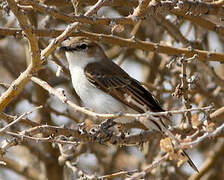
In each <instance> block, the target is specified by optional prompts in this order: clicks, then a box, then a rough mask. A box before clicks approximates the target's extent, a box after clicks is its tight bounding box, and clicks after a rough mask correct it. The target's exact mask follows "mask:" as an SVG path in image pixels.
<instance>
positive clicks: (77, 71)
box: [66, 52, 158, 130]
mask: <svg viewBox="0 0 224 180" xmlns="http://www.w3.org/2000/svg"><path fill="white" fill-rule="evenodd" d="M66 57H67V59H68V61H69V70H70V72H71V77H72V84H73V87H74V89H75V91H76V93H77V94H78V95H79V97H80V98H81V100H82V102H83V104H84V106H85V107H88V108H90V109H91V110H93V111H95V112H97V113H108V114H110V113H119V112H126V113H136V111H134V110H133V109H131V108H129V107H127V106H126V105H124V104H123V103H121V102H119V101H118V100H116V99H115V98H113V97H112V96H111V95H109V94H106V93H104V92H103V91H101V90H100V89H98V88H96V87H95V86H94V85H92V84H91V83H90V82H89V81H88V80H87V78H86V76H85V74H84V68H85V67H86V65H87V64H88V63H91V62H95V61H96V59H95V58H89V57H86V56H85V54H84V53H82V52H77V53H76V54H74V53H69V52H66ZM80 57H81V58H80ZM132 120H134V119H127V118H119V119H117V120H116V121H118V122H122V123H125V122H130V121H132ZM148 123H149V124H148V125H147V126H148V128H150V127H151V128H153V129H157V130H158V128H157V127H156V126H155V125H154V124H153V123H152V122H151V121H149V122H148ZM143 124H145V123H143Z"/></svg>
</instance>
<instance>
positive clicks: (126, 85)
mask: <svg viewBox="0 0 224 180" xmlns="http://www.w3.org/2000/svg"><path fill="white" fill-rule="evenodd" d="M84 71H85V75H86V77H87V79H88V80H89V82H91V83H92V84H94V85H95V86H96V87H98V88H99V89H101V90H102V91H104V92H106V93H108V94H110V95H111V96H113V97H114V98H115V99H117V100H119V101H121V102H122V103H124V104H126V105H127V106H129V107H131V108H132V109H134V110H136V111H138V112H140V113H143V112H145V111H146V110H151V111H153V112H160V111H163V109H162V108H161V106H160V105H159V103H158V101H157V100H156V99H155V98H154V97H153V96H152V94H151V93H150V92H149V91H147V90H146V89H145V88H144V87H143V86H142V85H141V84H140V83H139V82H138V81H137V80H135V79H133V78H132V77H130V76H129V75H128V74H127V73H126V72H125V71H124V70H123V69H121V68H120V66H118V65H117V64H115V63H113V62H112V61H110V60H107V59H106V60H102V61H99V62H94V63H90V64H88V65H87V66H86V68H85V70H84ZM142 107H146V108H147V109H143V108H142Z"/></svg>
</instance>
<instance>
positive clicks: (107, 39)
mask: <svg viewBox="0 0 224 180" xmlns="http://www.w3.org/2000/svg"><path fill="white" fill-rule="evenodd" d="M33 32H34V33H35V34H36V35H37V36H41V37H46V36H47V37H57V36H58V35H60V34H61V33H62V32H64V30H34V31H33ZM21 33H22V31H21V30H20V29H4V28H0V34H1V35H12V36H13V35H16V34H17V35H20V34H21ZM69 35H71V36H75V37H76V36H86V37H88V38H90V39H92V40H95V41H100V42H103V43H107V44H113V45H119V46H122V47H127V48H135V49H142V50H145V51H152V52H154V51H156V52H158V53H164V54H167V55H170V56H174V55H177V54H184V55H185V57H193V56H194V55H195V54H197V55H198V57H197V59H198V60H201V61H219V62H221V63H222V62H224V54H222V53H216V52H210V51H205V50H199V49H188V48H175V47H172V46H168V45H163V44H157V43H151V42H147V41H140V40H133V39H125V38H121V37H118V36H114V35H113V36H111V35H105V34H97V33H92V32H87V31H80V32H74V33H71V34H69Z"/></svg>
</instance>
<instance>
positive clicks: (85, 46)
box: [79, 44, 87, 50]
mask: <svg viewBox="0 0 224 180" xmlns="http://www.w3.org/2000/svg"><path fill="white" fill-rule="evenodd" d="M79 48H80V49H83V50H84V49H86V48H87V45H86V44H81V45H80V46H79Z"/></svg>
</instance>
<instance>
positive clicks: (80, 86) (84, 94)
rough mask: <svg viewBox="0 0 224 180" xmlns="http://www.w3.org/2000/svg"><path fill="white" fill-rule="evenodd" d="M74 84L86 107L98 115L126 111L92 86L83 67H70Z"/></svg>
mask: <svg viewBox="0 0 224 180" xmlns="http://www.w3.org/2000/svg"><path fill="white" fill-rule="evenodd" d="M69 68H70V72H71V75H72V84H73V87H74V89H75V91H76V93H77V94H78V95H79V97H80V98H81V100H82V101H83V103H84V105H85V106H86V107H88V108H91V109H92V110H94V111H95V112H98V113H116V112H120V111H123V110H124V107H125V106H124V105H123V104H122V103H121V102H119V101H118V100H116V99H115V98H113V97H112V96H111V95H109V94H106V93H105V92H103V91H102V90H100V89H98V88H97V87H95V86H94V85H93V84H91V83H90V82H89V81H88V79H87V78H86V76H85V73H84V69H83V68H82V67H78V66H73V67H69Z"/></svg>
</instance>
